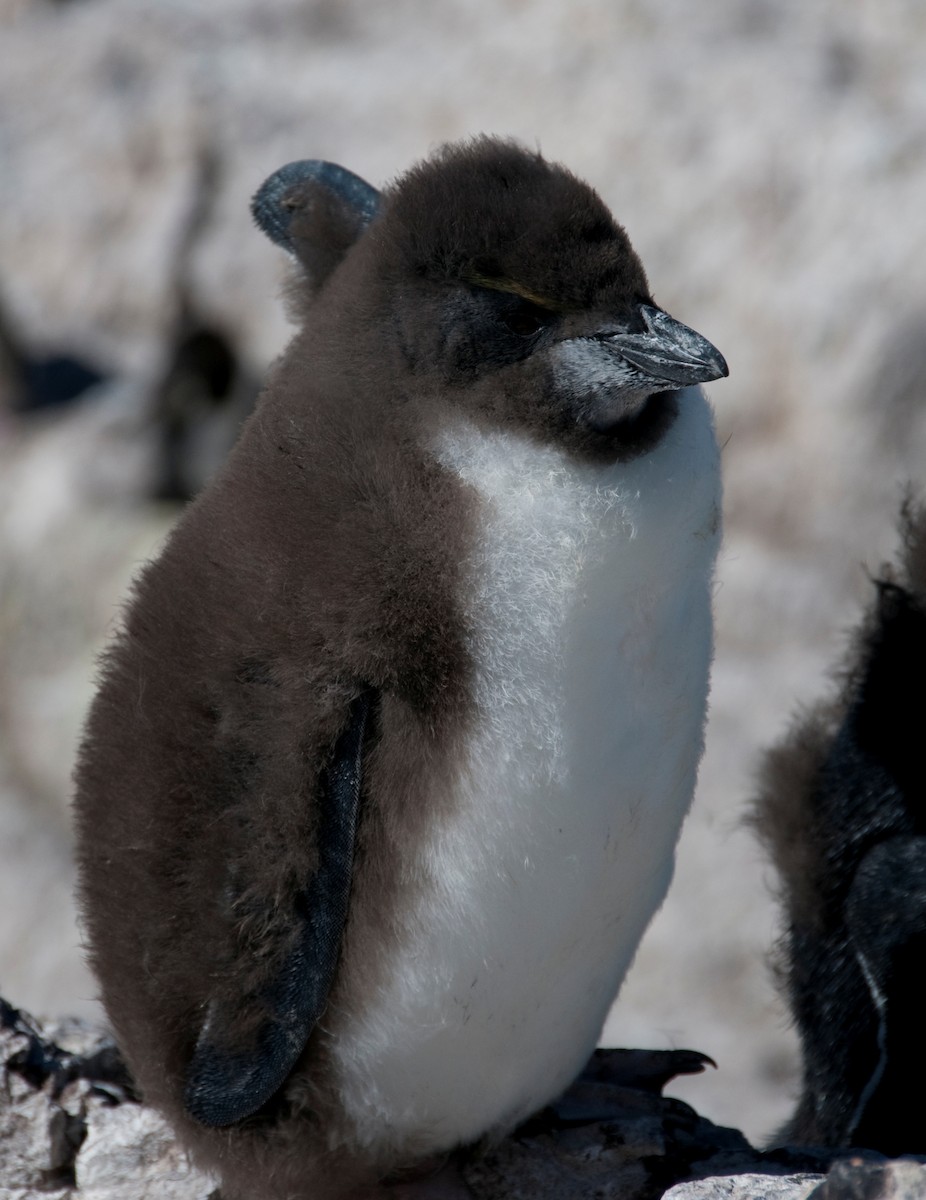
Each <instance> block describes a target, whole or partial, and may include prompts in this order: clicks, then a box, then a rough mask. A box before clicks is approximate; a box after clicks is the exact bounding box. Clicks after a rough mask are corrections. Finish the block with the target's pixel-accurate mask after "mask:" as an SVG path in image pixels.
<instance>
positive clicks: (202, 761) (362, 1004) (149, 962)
mask: <svg viewBox="0 0 926 1200" xmlns="http://www.w3.org/2000/svg"><path fill="white" fill-rule="evenodd" d="M255 215H256V218H257V220H258V223H259V224H260V225H261V227H262V228H263V229H264V231H265V232H267V233H268V234H269V236H271V237H272V238H273V240H275V241H276V242H278V243H279V244H280V245H282V246H283V247H284V248H285V249H286V250H287V251H288V252H289V253H290V254H292V255H293V256H294V257H295V258H296V259H297V261H298V263H299V264H300V268H301V269H300V273H299V276H298V278H297V279H296V281H295V282H294V284H293V287H292V289H291V300H292V303H293V305H294V309H295V310H296V311H297V313H298V319H299V321H300V323H301V327H300V330H299V332H298V334H297V335H296V337H295V338H294V340H293V341H292V343H291V344H290V346H289V347H288V349H287V350H286V352H285V354H284V355H283V357H282V358H281V360H280V361H279V362H278V363H277V364H276V366H275V367H274V369H273V371H272V373H271V376H270V379H269V382H268V384H267V388H266V390H265V392H264V394H263V396H262V398H261V400H260V402H259V405H258V408H257V410H256V412H255V413H254V415H253V416H252V417H251V419H250V420H249V422H248V423H247V425H246V426H245V429H244V431H243V433H242V435H241V438H240V440H239V442H238V445H237V447H236V448H235V450H234V452H233V453H232V455H231V457H230V459H229V461H228V463H227V465H226V466H225V468H224V469H223V470H222V471H221V472H220V473H219V475H218V477H217V478H216V479H215V480H214V482H213V483H212V484H211V485H210V486H209V487H208V488H207V489H206V491H205V492H204V493H203V494H202V495H201V496H200V497H199V498H198V499H197V500H196V501H195V502H194V503H193V504H192V505H191V506H190V508H189V509H188V510H187V512H186V514H185V516H184V518H183V520H182V521H181V522H180V523H179V525H178V527H177V528H176V530H175V531H174V533H173V534H172V536H171V538H170V540H169V542H168V544H167V546H166V548H165V550H164V552H163V554H162V555H161V557H160V558H159V559H158V560H157V561H156V562H154V563H152V564H151V565H149V566H148V567H147V568H146V569H145V570H144V572H143V573H142V575H141V577H140V579H139V580H138V582H137V584H136V586H135V589H134V595H133V598H132V601H131V604H130V605H129V607H128V610H127V612H126V616H125V621H124V628H123V630H122V632H121V633H120V634H119V636H118V637H117V639H116V640H115V642H114V644H113V646H112V647H111V649H110V650H109V651H108V652H107V654H106V656H105V659H104V662H103V669H102V678H101V686H100V691H99V694H98V696H97V698H96V701H95V703H94V705H93V708H92V711H91V714H90V718H89V722H88V726H87V731H86V737H85V741H84V744H83V748H82V751H81V755H80V762H79V767H78V772H77V801H76V812H77V823H78V833H79V857H80V870H81V885H80V895H81V902H82V905H83V911H84V914H85V919H86V926H87V936H88V942H89V946H90V954H91V958H92V962H93V965H94V967H95V969H96V971H97V974H98V975H99V978H100V981H101V984H102V991H103V999H104V1002H105V1004H106V1008H107V1011H108V1013H109V1016H110V1018H111V1020H112V1023H113V1026H114V1028H115V1031H116V1033H117V1035H118V1038H119V1041H120V1044H121V1045H122V1047H123V1049H124V1051H125V1054H126V1055H127V1058H128V1061H129V1063H130V1065H131V1068H132V1070H133V1071H134V1073H135V1075H136V1077H137V1079H138V1082H139V1084H140V1085H141V1087H142V1089H143V1091H144V1093H145V1096H146V1098H147V1099H148V1100H149V1101H150V1102H151V1103H153V1104H155V1105H157V1106H158V1107H160V1108H161V1109H162V1110H163V1111H164V1112H165V1113H166V1114H167V1116H168V1118H169V1119H170V1120H171V1122H172V1123H173V1124H174V1126H175V1127H176V1129H177V1131H178V1133H179V1135H180V1136H181V1137H182V1138H183V1139H184V1141H185V1142H186V1143H187V1144H188V1145H189V1146H190V1147H191V1148H192V1150H193V1151H194V1153H195V1154H196V1156H197V1157H198V1159H199V1160H200V1161H201V1162H204V1163H206V1164H207V1165H209V1166H212V1167H213V1168H215V1169H218V1170H219V1171H220V1172H221V1173H222V1176H223V1195H225V1196H227V1197H228V1198H229V1200H232V1198H234V1197H258V1196H259V1197H264V1198H270V1200H278V1198H279V1200H282V1198H284V1197H286V1198H294V1200H296V1198H300V1197H305V1198H308V1197H325V1196H341V1195H347V1194H349V1193H351V1189H354V1188H356V1189H360V1188H364V1187H374V1186H375V1185H376V1181H377V1180H378V1179H380V1178H382V1177H383V1176H385V1175H387V1174H388V1173H389V1172H390V1171H393V1170H395V1169H397V1168H399V1167H405V1166H408V1165H410V1164H414V1163H415V1161H416V1160H418V1159H422V1158H425V1157H427V1156H429V1155H433V1154H435V1153H442V1152H446V1151H449V1150H451V1149H453V1148H454V1147H455V1146H457V1145H460V1144H466V1143H469V1142H473V1141H475V1140H477V1139H478V1138H479V1137H481V1136H483V1135H486V1134H490V1135H497V1134H500V1133H503V1132H504V1131H505V1130H506V1129H508V1128H510V1127H512V1125H513V1124H514V1123H516V1122H517V1121H518V1120H520V1119H522V1118H523V1117H524V1116H526V1115H528V1113H529V1112H530V1111H531V1110H532V1109H534V1108H537V1107H540V1106H542V1105H543V1104H544V1103H546V1102H547V1101H548V1100H549V1099H551V1098H552V1097H553V1096H555V1095H556V1094H557V1092H558V1091H559V1090H561V1089H562V1087H564V1086H565V1085H566V1084H567V1083H568V1082H569V1080H570V1078H571V1077H572V1076H573V1075H574V1074H575V1073H576V1072H577V1071H578V1069H579V1068H580V1067H581V1066H582V1063H583V1061H584V1058H585V1057H586V1056H587V1055H588V1054H589V1053H590V1051H591V1049H592V1048H593V1047H594V1044H595V1040H596V1038H597V1035H598V1032H599V1031H600V1028H601V1023H602V1021H603V1018H604V1014H605V1013H606V1011H607V1007H608V1005H609V1003H610V1001H611V999H612V998H613V995H614V993H615V992H616V990H617V987H618V986H619V984H620V982H621V979H622V977H623V974H624V972H625V970H626V968H627V965H628V964H629V961H630V958H631V957H632V955H633V952H634V950H635V948H636V944H637V941H638V939H639V936H640V935H641V933H642V930H643V928H644V927H645V925H646V923H647V921H648V920H649V917H650V916H651V914H652V912H653V911H654V909H655V908H656V907H657V906H658V904H659V903H660V901H661V899H662V896H663V895H664V892H665V888H666V887H667V885H668V880H669V877H670V874H671V862H672V855H673V849H674V843H675V839H676V836H677V832H678V827H679V824H680V822H681V820H682V817H683V816H684V813H685V811H686V808H687V805H688V803H689V801H690V797H691V791H692V788H693V784H694V775H695V770H696V766H697V761H698V758H699V755H700V750H701V738H702V729H703V716H704V705H705V700H706V691H707V671H708V665H709V659H710V653H711V632H710V585H711V572H712V567H713V560H714V555H715V551H716V543H717V537H718V525H719V516H718V505H719V484H718V462H717V452H716V446H715V442H714V437H713V430H712V424H711V418H710V413H709V410H708V408H707V406H706V403H705V401H704V399H703V396H701V394H700V392H699V391H698V390H697V388H695V387H693V386H691V385H694V384H696V383H697V382H699V381H701V380H706V379H713V378H716V377H718V376H719V375H721V374H725V373H726V367H725V364H724V363H723V360H722V358H721V357H720V355H719V354H718V353H717V351H716V350H715V349H714V348H713V347H712V346H711V345H710V343H708V342H706V341H705V340H704V339H703V338H701V337H700V336H699V335H697V334H695V333H693V331H691V330H689V329H687V328H686V327H685V326H683V325H680V324H679V323H678V322H674V321H673V320H672V319H671V318H670V317H668V316H667V315H666V314H665V313H663V312H662V311H661V310H659V309H658V308H657V307H656V306H655V305H654V303H653V301H652V298H651V295H650V292H649V287H648V284H647V281H646V277H645V274H644V272H643V268H642V266H641V265H640V262H639V260H638V258H637V257H636V255H635V254H634V252H633V250H632V248H631V246H630V243H629V241H628V239H627V236H626V234H625V233H624V231H623V230H622V229H621V228H620V227H619V226H618V225H616V224H615V222H614V221H613V219H612V217H611V215H610V214H609V212H608V211H607V209H606V208H605V206H604V205H603V204H602V202H601V200H600V199H599V198H598V196H597V195H596V194H595V193H594V192H593V191H592V190H591V189H590V188H588V187H587V186H586V185H584V184H582V183H580V182H579V181H578V180H577V179H576V178H575V177H574V176H572V175H571V174H569V172H568V171H566V170H564V169H563V168H561V167H558V166H553V165H550V164H548V163H547V162H545V161H544V160H543V159H542V158H541V157H540V156H539V155H537V154H532V153H530V152H527V151H525V150H523V149H521V148H520V147H518V146H516V145H514V144H512V143H509V142H504V141H500V140H497V139H491V138H483V139H479V140H476V141H474V142H471V143H467V144H463V145H459V146H451V147H448V148H445V149H444V150H442V151H440V152H439V153H438V154H436V155H435V156H434V157H433V158H432V159H430V160H428V161H427V162H425V163H423V164H421V165H419V166H417V167H415V168H414V169H413V170H411V171H410V172H409V173H408V174H407V175H405V176H404V177H403V178H401V179H400V180H399V181H398V183H396V184H395V185H394V186H393V187H391V188H389V189H388V190H386V191H385V192H384V193H382V194H379V193H377V192H376V191H375V190H374V189H372V188H370V187H369V185H367V184H364V183H363V181H361V180H359V179H357V177H355V176H352V175H350V173H348V172H346V171H344V170H343V169H341V168H337V167H334V166H333V165H332V164H325V163H318V162H314V161H310V162H306V163H297V164H290V165H289V166H288V167H285V168H283V169H282V170H281V171H280V172H278V173H277V174H276V175H274V176H272V177H271V179H270V180H268V181H267V183H266V184H265V185H264V187H263V188H262V189H261V191H260V192H259V193H258V195H257V197H256V198H255Z"/></svg>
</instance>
